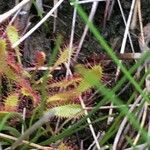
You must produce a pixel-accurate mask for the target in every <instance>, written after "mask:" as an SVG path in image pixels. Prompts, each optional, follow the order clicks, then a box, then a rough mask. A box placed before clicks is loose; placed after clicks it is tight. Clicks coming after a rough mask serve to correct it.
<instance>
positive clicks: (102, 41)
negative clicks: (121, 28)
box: [72, 1, 150, 102]
mask: <svg viewBox="0 0 150 150" xmlns="http://www.w3.org/2000/svg"><path fill="white" fill-rule="evenodd" d="M72 2H74V1H72ZM74 6H75V7H76V8H77V11H78V13H79V15H80V16H81V17H82V19H83V20H84V22H86V23H87V24H88V26H89V29H90V30H91V32H92V33H93V35H94V36H95V37H96V39H97V40H98V42H99V44H100V45H101V46H102V47H103V48H104V49H105V51H106V52H107V53H108V54H109V55H110V57H111V58H112V59H113V60H114V62H115V63H116V64H117V66H118V67H120V69H121V71H122V72H123V73H124V74H125V75H126V77H127V78H128V79H129V81H130V82H131V83H132V84H133V85H134V87H135V89H136V90H137V91H138V92H139V93H140V94H141V95H142V96H143V98H144V99H145V100H147V102H149V101H150V100H149V98H148V97H147V95H145V94H144V93H143V91H142V89H141V87H140V86H139V84H138V83H137V82H136V81H135V80H134V79H133V77H132V76H131V74H130V73H129V72H128V71H127V69H126V68H125V67H124V66H123V65H122V63H120V61H119V59H118V58H117V56H116V55H115V53H114V52H113V50H112V49H111V48H110V47H109V45H108V44H107V43H106V42H105V40H104V38H103V37H102V36H101V35H100V34H99V32H98V30H97V29H96V28H95V27H94V25H93V23H92V22H90V21H88V17H87V15H86V14H85V12H84V11H83V9H82V8H81V7H80V6H79V5H77V4H75V5H74Z"/></svg>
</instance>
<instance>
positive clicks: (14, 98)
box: [4, 93, 19, 111]
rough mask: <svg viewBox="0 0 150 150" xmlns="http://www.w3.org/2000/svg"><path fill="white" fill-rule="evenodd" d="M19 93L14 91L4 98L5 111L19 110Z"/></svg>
mask: <svg viewBox="0 0 150 150" xmlns="http://www.w3.org/2000/svg"><path fill="white" fill-rule="evenodd" d="M18 103H19V94H18V93H13V94H10V95H9V96H8V97H7V98H6V99H5V100H4V109H5V111H17V108H18V106H19V104H18Z"/></svg>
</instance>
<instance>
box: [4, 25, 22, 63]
mask: <svg viewBox="0 0 150 150" xmlns="http://www.w3.org/2000/svg"><path fill="white" fill-rule="evenodd" d="M6 34H7V37H8V40H9V42H10V44H11V46H12V45H13V44H14V43H15V42H17V41H18V40H19V34H18V31H17V29H16V27H15V26H12V25H8V26H7V28H6ZM15 52H16V56H17V59H18V62H19V63H20V64H21V59H20V56H21V53H20V52H19V47H18V46H17V47H16V48H15Z"/></svg>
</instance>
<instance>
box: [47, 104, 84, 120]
mask: <svg viewBox="0 0 150 150" xmlns="http://www.w3.org/2000/svg"><path fill="white" fill-rule="evenodd" d="M50 111H52V112H53V111H54V112H55V116H57V117H60V118H79V117H81V116H83V115H84V112H83V109H82V107H81V105H80V104H66V105H61V106H57V107H54V108H51V109H50Z"/></svg>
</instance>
